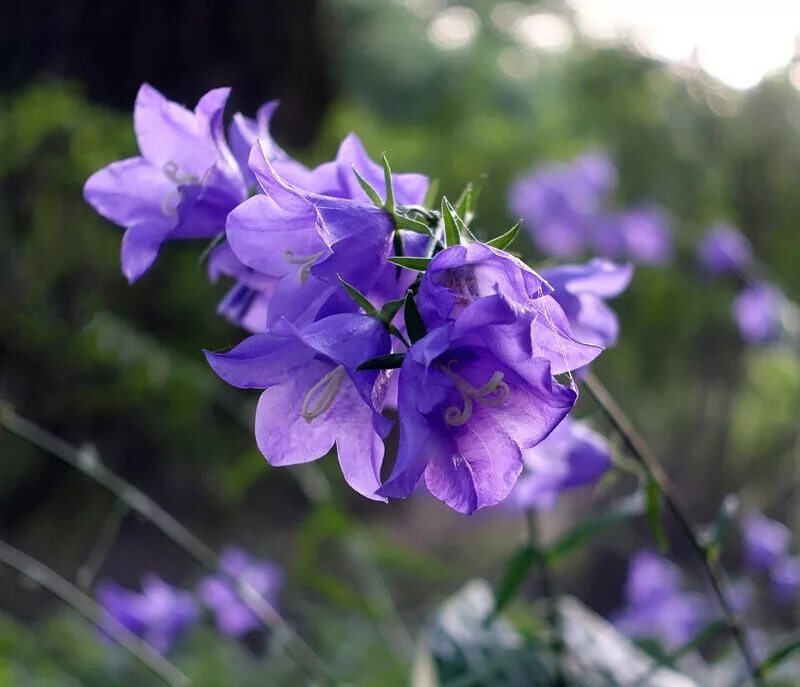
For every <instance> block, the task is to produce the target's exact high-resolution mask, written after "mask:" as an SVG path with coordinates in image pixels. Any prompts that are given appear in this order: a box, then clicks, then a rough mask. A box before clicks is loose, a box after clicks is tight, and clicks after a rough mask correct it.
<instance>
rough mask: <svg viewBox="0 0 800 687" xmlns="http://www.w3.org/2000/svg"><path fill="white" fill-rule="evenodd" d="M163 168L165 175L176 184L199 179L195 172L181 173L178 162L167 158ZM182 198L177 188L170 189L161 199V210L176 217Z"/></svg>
mask: <svg viewBox="0 0 800 687" xmlns="http://www.w3.org/2000/svg"><path fill="white" fill-rule="evenodd" d="M161 169H162V171H163V172H164V176H166V177H167V179H169V180H170V181H171V182H173V183H174V184H175V185H176V186H180V185H181V184H196V183H197V182H198V181H199V179H198V178H197V175H195V174H184V175H181V174H180V173H179V172H180V168H179V167H178V163H177V162H174V161H173V160H167V161H166V162H165V163H164V165H163V166H162V168H161ZM180 199H181V197H180V192H179V191H178V189H177V188H176V189H174V190H172V191H170V192H169V193H168V194H167V195H166V196H164V198H163V200H162V201H161V212H163V213H164V215H165V216H166V217H175V216H176V215H177V214H178V203H179V202H180Z"/></svg>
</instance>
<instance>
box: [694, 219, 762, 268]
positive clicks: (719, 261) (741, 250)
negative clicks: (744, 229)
mask: <svg viewBox="0 0 800 687" xmlns="http://www.w3.org/2000/svg"><path fill="white" fill-rule="evenodd" d="M697 259H698V262H699V263H700V266H701V267H702V268H703V269H704V270H705V271H706V272H708V273H709V274H712V275H722V274H737V273H742V272H744V271H745V270H746V269H747V268H748V267H749V266H750V262H751V261H752V259H753V255H752V249H751V247H750V242H749V241H748V240H747V239H746V238H745V237H744V236H743V235H742V233H741V232H740V231H739V230H738V229H736V228H734V227H732V226H731V225H729V224H715V225H714V226H712V227H711V229H709V230H708V233H707V234H706V235H705V236H704V237H703V240H702V241H701V242H700V245H699V246H698V247H697Z"/></svg>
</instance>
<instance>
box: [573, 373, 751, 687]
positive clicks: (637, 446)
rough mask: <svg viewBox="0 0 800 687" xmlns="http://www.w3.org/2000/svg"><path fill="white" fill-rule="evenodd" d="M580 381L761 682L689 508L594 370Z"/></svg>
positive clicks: (717, 568) (718, 568)
mask: <svg viewBox="0 0 800 687" xmlns="http://www.w3.org/2000/svg"><path fill="white" fill-rule="evenodd" d="M583 384H584V386H585V388H586V390H587V391H588V392H589V394H590V395H591V396H592V398H593V399H594V400H595V402H596V403H597V405H598V406H599V407H600V409H601V410H602V411H603V413H604V414H605V416H606V418H607V419H608V421H609V422H610V423H611V425H612V426H613V427H614V429H615V430H616V431H617V432H618V433H619V434H620V436H621V437H622V438H623V440H624V441H625V444H626V445H627V447H628V450H629V451H630V453H631V455H632V456H633V457H634V458H636V459H637V460H638V461H639V462H640V463H641V464H642V465H643V466H644V468H645V469H646V470H647V472H648V474H649V475H650V477H651V478H652V479H653V481H654V482H655V483H656V485H658V488H659V491H660V492H661V495H662V497H663V498H664V502H665V503H666V505H667V508H669V510H670V512H671V513H672V515H673V517H674V518H675V521H676V522H677V523H678V525H679V526H680V528H681V530H682V531H683V533H684V534H685V535H686V538H687V539H688V541H689V543H690V545H691V547H692V549H693V550H694V551H695V553H696V554H697V555H698V557H699V558H700V561H701V562H702V565H703V569H704V570H705V572H706V575H707V577H708V579H709V582H710V583H711V587H712V589H713V590H714V594H715V595H716V597H717V600H718V601H719V605H720V608H721V609H722V613H723V615H724V616H725V620H726V622H727V624H728V628H729V630H730V634H731V637H732V638H733V640H734V642H736V645H737V647H738V649H739V652H740V653H741V655H742V658H743V659H744V662H745V664H746V666H747V670H748V672H749V673H750V677H751V679H752V681H753V684H755V685H763V680H762V679H761V676H760V674H759V672H758V663H757V661H756V660H755V658H754V656H753V654H752V652H751V651H750V647H749V646H748V644H747V640H746V638H745V634H744V630H743V629H742V626H741V623H740V622H739V619H738V617H737V615H736V612H735V611H734V609H733V607H732V606H731V603H730V601H729V600H728V597H727V594H726V593H725V588H726V577H727V576H726V574H725V570H724V569H723V568H722V566H721V565H720V563H719V561H718V560H716V559H714V558H712V557H709V556H708V555H707V552H706V548H705V547H704V546H703V544H702V542H701V540H700V536H699V535H698V532H697V529H696V527H695V526H694V524H693V522H692V519H691V516H690V515H689V512H688V511H687V509H686V508H685V507H684V505H683V503H682V502H681V499H680V497H679V496H678V492H677V489H675V486H674V485H673V484H672V482H671V480H670V479H669V477H668V476H667V473H666V472H665V471H664V468H663V467H662V466H661V463H660V462H659V461H658V459H657V458H656V456H655V454H654V453H653V451H652V450H651V449H650V447H649V445H648V444H647V442H645V440H644V439H643V438H642V436H641V435H640V434H639V432H637V431H636V428H635V427H634V425H633V423H632V422H631V421H630V420H629V419H628V417H627V416H626V415H625V413H624V412H623V410H622V408H620V406H619V404H618V403H617V402H616V401H615V400H614V398H613V396H611V394H610V393H609V392H608V390H607V389H606V388H605V386H603V384H602V383H601V382H600V380H599V379H597V377H595V376H594V374H593V373H591V372H588V373H587V374H586V376H585V377H584V379H583Z"/></svg>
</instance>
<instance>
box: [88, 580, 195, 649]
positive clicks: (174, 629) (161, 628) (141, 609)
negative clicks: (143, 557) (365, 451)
mask: <svg viewBox="0 0 800 687" xmlns="http://www.w3.org/2000/svg"><path fill="white" fill-rule="evenodd" d="M97 599H98V602H99V603H100V605H101V606H102V607H103V609H104V610H105V611H106V613H108V614H109V615H110V616H111V617H112V618H114V619H115V620H116V621H117V622H119V623H120V624H122V625H123V626H125V627H126V628H127V629H128V630H130V631H131V632H133V633H134V634H135V635H137V636H139V637H141V638H142V639H143V640H144V641H145V642H147V643H148V644H150V645H151V646H152V647H153V648H154V649H156V651H158V652H160V653H162V654H166V653H167V652H168V651H169V650H170V648H171V647H172V646H173V644H174V643H175V641H176V640H177V639H178V638H179V637H180V636H181V635H183V634H184V633H185V632H186V631H187V630H189V629H190V628H191V627H192V626H193V625H194V624H195V623H196V622H197V619H198V610H197V605H196V603H195V601H194V598H193V597H192V595H191V594H190V593H189V592H185V591H181V590H178V589H175V588H174V587H172V586H170V585H168V584H167V583H166V582H164V581H163V580H162V579H160V578H158V577H156V576H155V575H147V576H145V577H144V578H143V580H142V591H141V592H138V593H137V592H134V591H131V590H129V589H124V588H123V587H120V586H119V585H116V584H114V583H113V582H102V583H101V584H100V585H99V586H98V590H97Z"/></svg>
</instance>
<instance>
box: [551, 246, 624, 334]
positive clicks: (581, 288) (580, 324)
mask: <svg viewBox="0 0 800 687" xmlns="http://www.w3.org/2000/svg"><path fill="white" fill-rule="evenodd" d="M542 277H544V279H546V280H547V282H548V283H549V284H550V286H552V287H553V289H554V291H553V294H552V295H553V298H555V300H556V301H558V304H559V305H560V306H561V307H562V308H563V310H564V313H565V314H566V315H567V318H568V319H569V323H570V324H571V325H572V331H573V332H574V334H575V337H576V338H577V339H578V340H580V341H584V342H586V343H592V344H597V345H599V346H613V345H614V344H615V343H616V342H617V337H618V336H619V320H618V319H617V316H616V314H615V313H614V311H613V310H611V308H609V307H608V306H607V305H606V303H605V299H607V298H614V297H615V296H618V295H619V294H621V293H622V292H623V291H624V290H625V289H626V288H627V287H628V284H629V283H630V281H631V278H632V277H633V267H632V266H631V265H616V264H614V263H613V262H610V261H609V260H606V259H603V258H595V259H594V260H591V261H590V262H588V263H586V264H585V265H561V266H558V267H550V268H548V269H546V270H543V271H542Z"/></svg>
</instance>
